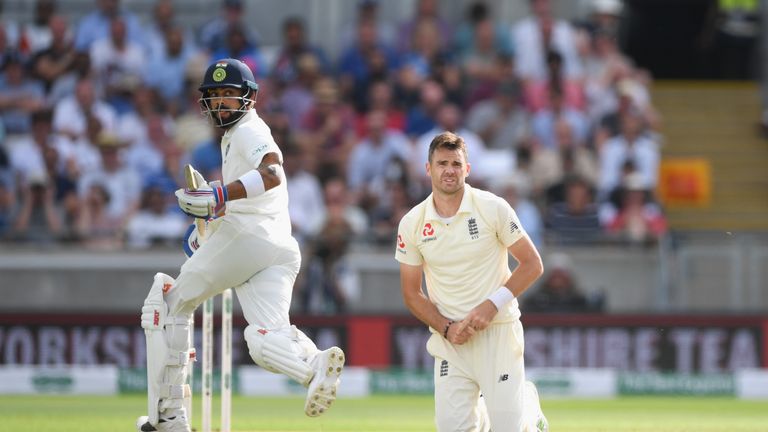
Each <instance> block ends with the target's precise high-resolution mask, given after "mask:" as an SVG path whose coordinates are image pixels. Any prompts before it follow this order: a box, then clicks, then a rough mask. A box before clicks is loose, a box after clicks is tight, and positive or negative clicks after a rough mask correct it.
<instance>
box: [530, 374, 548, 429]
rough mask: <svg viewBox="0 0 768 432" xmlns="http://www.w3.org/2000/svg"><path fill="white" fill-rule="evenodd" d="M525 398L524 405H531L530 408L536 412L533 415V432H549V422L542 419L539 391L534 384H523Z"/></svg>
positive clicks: (544, 418)
mask: <svg viewBox="0 0 768 432" xmlns="http://www.w3.org/2000/svg"><path fill="white" fill-rule="evenodd" d="M525 397H526V403H531V406H533V407H534V409H535V410H536V411H535V412H534V413H533V418H534V420H535V423H534V429H533V431H534V432H549V422H548V421H547V418H546V417H544V412H543V411H542V410H541V402H540V401H539V390H538V389H537V388H536V384H534V383H533V382H531V381H526V382H525Z"/></svg>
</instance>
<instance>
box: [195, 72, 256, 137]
mask: <svg viewBox="0 0 768 432" xmlns="http://www.w3.org/2000/svg"><path fill="white" fill-rule="evenodd" d="M215 88H236V89H240V90H241V93H240V96H237V97H233V98H230V99H239V100H240V107H239V108H237V109H232V108H227V107H223V106H221V105H218V106H213V103H212V102H213V100H214V99H216V98H214V97H211V96H210V95H209V92H208V90H211V89H215ZM198 90H200V92H202V93H203V95H202V97H201V98H200V106H201V108H202V111H203V114H206V115H208V116H209V117H210V118H211V120H213V122H214V123H215V124H216V126H218V127H227V126H230V125H232V124H234V123H235V122H237V121H238V120H239V119H240V118H241V117H242V116H243V115H244V114H245V113H246V112H248V110H249V109H250V106H249V103H250V102H255V101H256V95H257V93H258V91H259V85H258V84H257V83H256V79H255V78H254V77H253V72H252V71H251V68H249V67H248V65H246V64H245V63H243V62H242V61H240V60H238V59H233V58H226V59H221V60H217V61H215V62H213V63H212V64H211V65H210V66H209V67H208V69H207V70H206V71H205V75H204V76H203V82H202V83H201V84H200V87H198ZM222 112H229V113H230V115H229V117H228V118H227V119H225V120H224V119H222V118H221V116H220V115H219V114H220V113H222Z"/></svg>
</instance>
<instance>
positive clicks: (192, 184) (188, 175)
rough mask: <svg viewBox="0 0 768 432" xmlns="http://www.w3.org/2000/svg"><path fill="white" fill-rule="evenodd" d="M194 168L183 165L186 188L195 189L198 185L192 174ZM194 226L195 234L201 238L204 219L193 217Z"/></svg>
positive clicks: (203, 230) (203, 229)
mask: <svg viewBox="0 0 768 432" xmlns="http://www.w3.org/2000/svg"><path fill="white" fill-rule="evenodd" d="M194 172H195V169H194V168H193V167H192V165H190V164H186V165H184V178H185V179H186V181H187V189H189V190H191V191H196V190H197V189H198V188H199V187H200V185H198V184H197V178H196V177H195V175H194ZM195 226H197V235H198V237H200V238H202V237H203V236H204V235H205V220H203V219H201V218H195Z"/></svg>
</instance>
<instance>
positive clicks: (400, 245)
mask: <svg viewBox="0 0 768 432" xmlns="http://www.w3.org/2000/svg"><path fill="white" fill-rule="evenodd" d="M397 251H398V252H400V253H402V254H403V255H405V254H406V253H407V252H406V251H405V242H404V241H403V236H401V235H400V234H398V235H397Z"/></svg>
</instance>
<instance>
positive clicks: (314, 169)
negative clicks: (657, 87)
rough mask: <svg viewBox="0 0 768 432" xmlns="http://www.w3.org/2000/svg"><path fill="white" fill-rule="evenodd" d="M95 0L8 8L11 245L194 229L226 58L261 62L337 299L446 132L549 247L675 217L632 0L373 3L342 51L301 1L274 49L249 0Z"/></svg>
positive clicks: (97, 242)
mask: <svg viewBox="0 0 768 432" xmlns="http://www.w3.org/2000/svg"><path fill="white" fill-rule="evenodd" d="M94 3H95V9H94V10H93V11H92V12H91V13H89V14H87V15H86V16H84V17H83V18H82V19H80V20H79V21H78V22H70V21H69V18H68V16H67V14H66V11H64V10H62V7H61V6H62V5H61V4H60V3H59V2H57V1H56V0H36V3H35V16H34V20H33V21H32V22H30V23H27V24H23V25H16V26H14V25H10V24H8V23H5V24H2V23H0V52H1V53H2V56H1V57H0V68H1V72H2V73H0V126H2V146H0V238H2V239H3V240H5V241H15V242H26V243H35V244H42V245H50V244H60V243H63V242H72V243H78V244H81V245H83V246H85V247H89V248H99V249H114V248H122V247H129V248H147V247H151V246H153V245H157V244H177V243H178V241H179V239H180V238H181V236H182V234H183V233H184V231H185V227H186V226H187V225H188V224H189V223H190V221H189V220H188V218H187V217H185V216H184V215H183V214H182V213H180V211H179V210H178V209H177V207H176V205H175V198H174V196H173V193H172V192H173V190H175V189H176V188H177V187H179V185H181V184H183V175H182V174H181V173H182V170H181V168H182V167H183V165H184V164H185V163H192V164H193V165H194V166H195V167H196V168H197V169H198V170H200V171H201V172H202V173H203V174H204V175H205V176H206V178H208V179H216V178H218V177H220V171H219V170H220V162H221V153H220V149H219V148H218V142H219V137H220V134H221V131H220V130H217V129H216V128H213V127H211V126H210V125H209V124H208V123H207V122H206V120H205V119H204V118H203V117H202V116H201V115H200V111H199V105H198V102H197V99H198V97H199V92H198V91H197V85H198V84H199V82H200V79H201V76H202V73H203V71H204V70H205V67H206V66H207V65H208V63H209V62H210V61H212V60H215V59H218V58H223V57H236V58H239V59H241V60H243V61H245V62H246V63H247V64H248V65H249V66H250V67H251V68H252V70H253V72H254V74H255V76H256V77H257V80H258V82H259V85H260V91H259V95H258V104H257V110H258V112H259V115H260V116H261V117H262V118H264V119H265V121H266V122H267V123H268V124H269V125H270V127H271V129H272V133H273V135H274V137H275V139H276V141H277V143H278V144H279V145H280V147H281V149H282V150H283V153H284V157H285V170H286V173H287V175H288V177H289V193H290V199H291V203H290V212H291V217H292V220H293V224H294V234H295V235H296V237H297V238H298V239H299V240H300V243H301V244H302V247H303V248H304V251H305V252H306V253H305V262H306V265H307V266H308V268H309V269H310V272H311V274H312V276H311V278H312V279H313V280H320V281H322V287H323V290H324V291H325V292H326V293H328V294H329V295H328V296H326V298H330V299H331V300H332V301H331V303H332V305H331V307H332V308H335V309H336V310H343V308H344V300H343V286H342V285H343V280H342V279H343V278H342V277H341V276H340V275H339V274H340V273H341V271H340V269H341V268H343V260H342V259H341V257H343V256H344V254H345V253H346V251H347V250H348V248H349V246H350V244H351V243H353V242H363V243H368V244H373V245H382V246H389V245H391V244H392V242H393V240H394V238H395V236H394V231H395V230H396V228H397V223H398V221H399V219H400V217H401V216H402V215H403V214H404V213H405V212H407V211H408V209H409V208H410V207H411V206H412V205H414V204H415V203H417V202H419V201H420V200H422V199H423V198H424V197H425V196H426V194H427V193H428V191H429V184H428V183H427V182H428V180H429V179H428V177H427V176H426V175H425V168H424V164H425V162H426V157H427V151H426V150H427V148H428V144H429V142H430V141H431V139H432V137H433V136H434V135H436V134H438V133H440V132H442V131H444V130H451V131H455V132H457V133H459V134H460V135H461V136H463V137H464V139H465V141H466V142H467V145H468V148H469V159H470V162H471V164H472V172H471V176H470V183H472V184H473V185H475V186H478V187H482V188H487V189H490V190H492V191H494V192H496V193H498V194H500V195H502V196H505V197H506V198H507V199H509V201H510V203H511V204H512V205H513V207H514V208H515V209H516V210H517V211H518V214H519V216H520V218H521V221H522V223H523V225H524V226H525V227H526V229H527V230H528V232H529V233H530V235H531V237H532V238H533V239H534V241H535V242H536V244H537V245H539V246H542V245H544V244H545V243H546V244H574V243H594V242H602V241H606V239H614V240H619V241H626V242H630V243H632V244H649V243H653V242H654V241H655V240H656V239H658V237H659V236H660V235H662V234H663V233H664V230H665V220H664V216H663V212H662V210H661V208H660V207H659V205H658V204H657V203H656V201H655V199H654V194H653V190H654V189H655V186H656V181H657V170H658V165H659V160H660V149H659V147H660V145H661V140H660V136H659V135H658V134H657V132H656V130H657V129H658V126H659V122H660V119H659V118H658V116H657V114H656V112H655V110H654V107H653V104H652V101H651V100H650V96H649V89H648V86H649V83H650V77H649V74H648V73H647V72H645V71H643V70H642V69H639V68H637V67H635V65H633V62H632V61H631V60H630V59H629V58H627V57H626V56H625V55H624V54H623V53H622V52H621V50H620V47H619V45H618V43H617V32H618V29H619V25H620V19H619V17H620V13H621V6H622V4H621V2H620V1H619V0H595V1H594V2H593V9H592V11H591V12H592V13H591V14H590V15H589V17H588V19H587V20H585V21H583V22H569V21H565V20H562V19H558V18H556V17H555V16H553V13H552V8H551V4H550V1H549V0H530V1H528V2H527V3H528V4H527V6H529V7H530V8H529V9H530V14H529V15H528V16H526V17H525V18H524V19H522V20H520V21H518V22H513V23H506V22H499V21H497V20H496V19H495V16H494V11H493V10H491V9H490V6H488V5H487V4H486V3H484V2H482V1H475V2H471V3H470V4H469V5H468V6H467V10H466V14H465V17H464V18H463V19H462V20H460V21H459V22H449V21H447V20H445V19H444V18H443V17H441V15H440V12H439V4H438V1H436V0H419V1H417V2H416V4H417V7H416V9H415V10H414V12H413V14H412V16H411V17H410V18H409V19H408V20H406V21H405V22H389V21H386V20H384V19H382V18H381V16H379V14H378V6H379V5H378V3H377V2H376V1H373V0H360V1H358V2H357V3H356V7H357V14H356V19H355V20H354V21H353V22H350V23H349V25H348V27H347V28H343V29H339V35H338V37H339V42H338V43H339V44H340V45H339V47H340V54H339V55H338V56H336V58H332V57H331V56H329V55H328V54H327V53H326V52H325V51H324V50H323V49H322V48H321V47H319V46H316V45H313V44H312V43H311V41H310V40H308V29H307V27H306V25H307V24H306V22H305V20H304V19H303V17H300V16H292V17H289V18H287V19H286V20H285V21H284V22H283V23H282V43H281V46H280V47H279V48H278V49H277V54H276V55H270V56H268V55H265V50H264V47H263V46H262V45H261V43H260V36H259V34H258V31H257V30H258V29H254V28H253V27H252V26H249V25H248V23H247V22H245V21H244V18H243V17H244V14H243V8H244V4H243V1H241V0H223V1H222V2H221V3H219V5H220V11H219V13H218V14H217V15H216V16H215V17H213V18H212V19H211V20H210V21H209V22H207V23H205V24H204V25H203V26H202V27H201V28H188V27H185V26H184V25H183V24H182V23H180V22H178V20H177V19H176V12H175V9H174V3H173V1H172V0H157V1H156V3H155V5H154V8H153V13H152V14H151V16H137V15H135V14H133V13H131V12H130V11H128V10H126V9H125V8H124V7H122V6H121V4H120V1H119V0H94ZM521 3H522V2H521ZM310 297H311V296H307V297H306V298H305V299H304V302H305V303H306V304H307V305H309V304H311V303H313V301H315V300H313V299H312V298H310ZM307 307H309V306H307ZM321 307H322V306H321Z"/></svg>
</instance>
